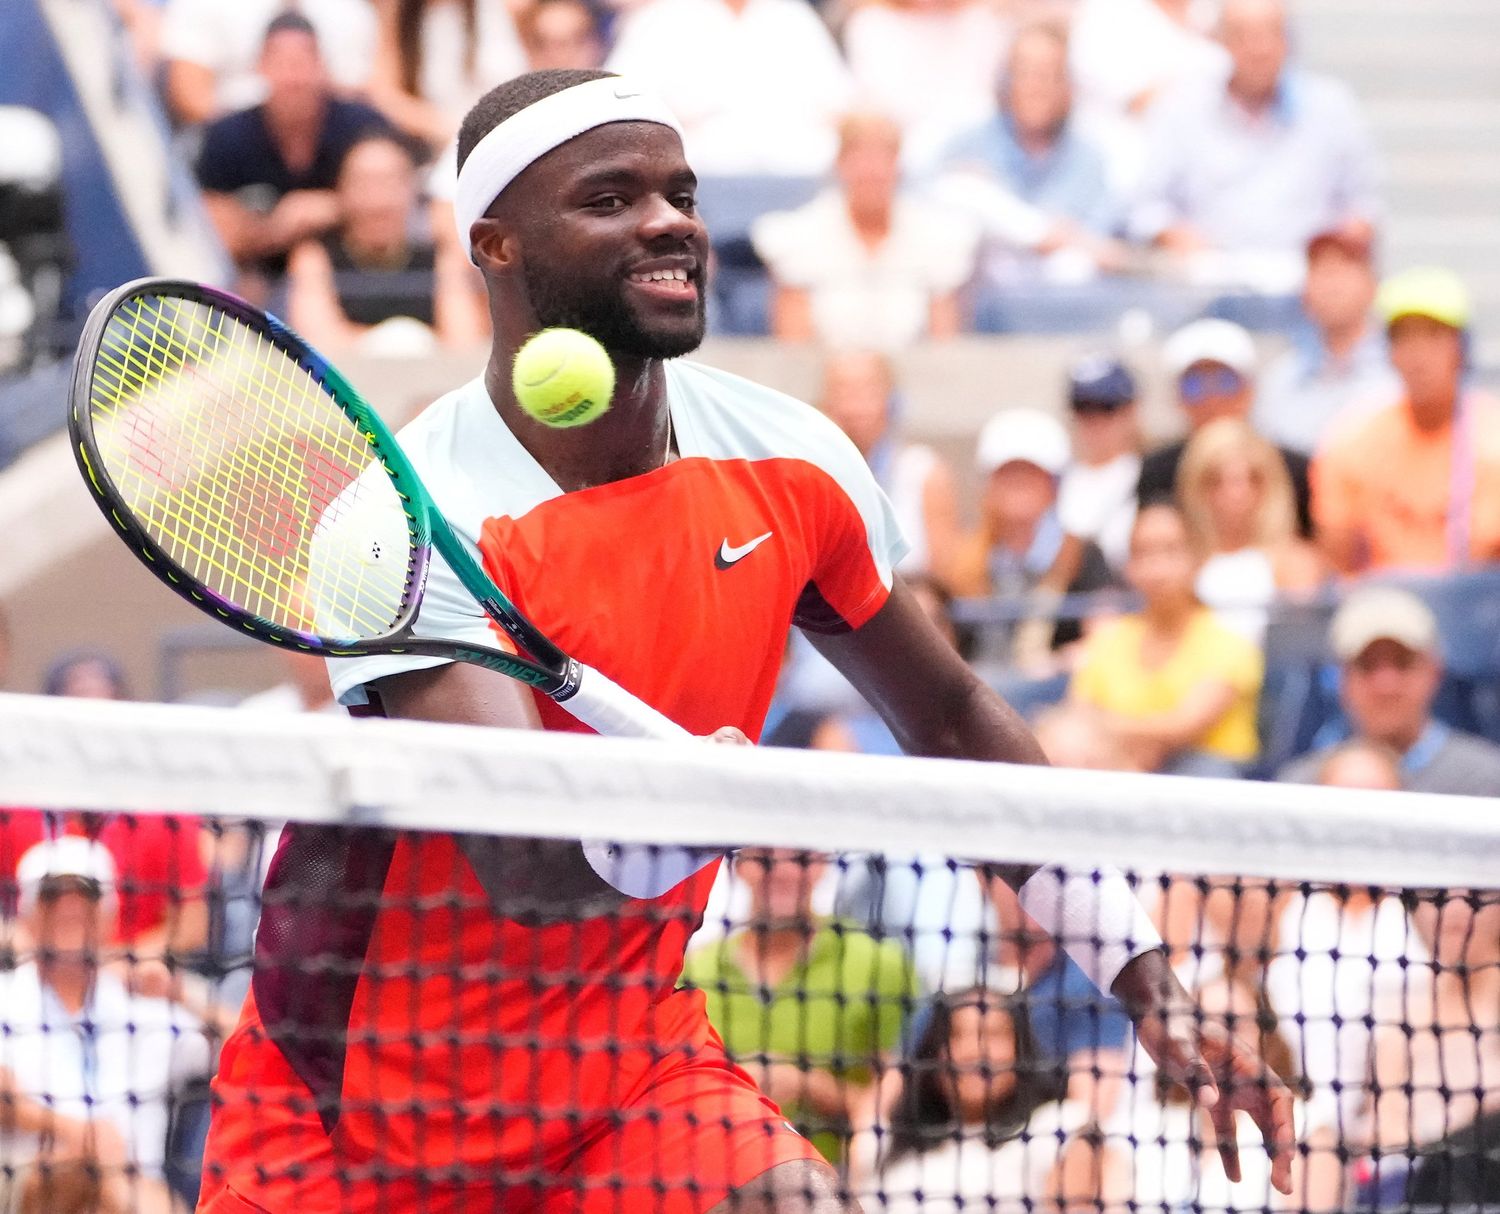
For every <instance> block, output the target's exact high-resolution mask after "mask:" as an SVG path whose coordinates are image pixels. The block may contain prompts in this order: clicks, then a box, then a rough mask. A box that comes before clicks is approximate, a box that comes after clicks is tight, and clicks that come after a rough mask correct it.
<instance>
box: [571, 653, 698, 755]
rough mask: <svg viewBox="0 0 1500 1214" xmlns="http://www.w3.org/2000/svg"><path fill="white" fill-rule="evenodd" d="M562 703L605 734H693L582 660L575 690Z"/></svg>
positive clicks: (660, 736) (668, 738)
mask: <svg viewBox="0 0 1500 1214" xmlns="http://www.w3.org/2000/svg"><path fill="white" fill-rule="evenodd" d="M561 703H562V706H563V707H564V708H566V709H567V710H568V711H569V712H570V713H572V714H573V715H574V716H575V717H577V718H578V719H579V720H580V721H582V722H583V723H584V724H585V725H587V726H588V727H589V728H590V729H592V730H593V731H594V732H595V733H602V734H604V735H605V736H607V737H611V738H658V739H661V740H663V741H673V740H677V739H680V738H689V737H692V734H690V733H688V731H687V730H685V729H684V728H683V727H682V726H681V725H679V724H677V722H675V721H672V720H669V719H668V718H666V717H664V716H663V715H662V714H661V713H659V712H657V711H656V709H654V708H652V707H651V706H650V705H649V704H647V703H645V701H643V700H641V699H640V698H639V697H637V696H633V695H631V694H630V692H628V691H626V690H625V689H624V688H623V687H621V686H620V685H619V684H618V683H616V682H615V681H614V680H613V679H611V678H609V677H608V676H607V675H602V674H600V673H599V672H598V671H597V670H595V669H594V668H593V667H592V666H584V665H582V664H581V663H580V675H579V680H578V690H577V691H575V692H574V693H573V694H572V695H570V696H569V697H568V698H567V699H566V700H563V701H561Z"/></svg>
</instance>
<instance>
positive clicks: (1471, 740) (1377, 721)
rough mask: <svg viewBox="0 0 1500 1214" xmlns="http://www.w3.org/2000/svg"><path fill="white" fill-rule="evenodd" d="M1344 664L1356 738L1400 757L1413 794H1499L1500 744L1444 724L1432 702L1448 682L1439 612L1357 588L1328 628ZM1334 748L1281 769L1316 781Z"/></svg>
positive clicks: (1343, 694) (1287, 775)
mask: <svg viewBox="0 0 1500 1214" xmlns="http://www.w3.org/2000/svg"><path fill="white" fill-rule="evenodd" d="M1329 647H1330V648H1331V649H1332V650H1333V653H1334V656H1335V657H1337V658H1338V660H1339V663H1340V673H1341V679H1340V686H1339V695H1340V700H1341V702H1342V704H1343V707H1344V712H1345V713H1346V714H1347V716H1348V719H1349V725H1350V727H1351V728H1352V730H1353V733H1354V736H1355V737H1356V738H1358V739H1361V740H1363V741H1366V742H1372V743H1377V744H1379V745H1381V746H1386V747H1389V748H1390V749H1392V750H1394V751H1395V752H1396V753H1397V754H1398V755H1400V756H1401V774H1402V779H1403V781H1404V783H1405V785H1406V787H1407V788H1409V789H1412V790H1413V791H1415V792H1439V793H1458V794H1467V795H1469V796H1475V797H1493V796H1497V795H1500V746H1496V745H1495V744H1494V743H1493V742H1489V741H1486V740H1485V739H1483V738H1479V737H1475V736H1474V735H1472V734H1466V733H1463V732H1461V731H1459V730H1456V729H1453V728H1452V727H1451V726H1448V725H1445V724H1443V723H1442V722H1441V721H1439V720H1437V718H1435V717H1434V716H1433V715H1432V704H1433V701H1434V700H1435V699H1436V698H1437V693H1438V689H1439V687H1440V686H1441V685H1442V681H1443V660H1442V654H1441V651H1440V643H1439V636H1438V622H1437V617H1436V616H1434V615H1433V614H1432V612H1431V611H1430V610H1429V609H1428V607H1427V605H1426V604H1425V603H1423V602H1422V600H1421V599H1419V598H1418V597H1417V596H1416V595H1415V594H1412V593H1411V592H1410V591H1408V590H1403V589H1400V588H1399V587H1395V586H1370V587H1366V588H1364V589H1360V590H1356V591H1354V592H1353V593H1352V594H1351V595H1350V596H1349V597H1348V598H1347V599H1346V600H1345V601H1344V603H1343V605H1342V606H1340V608H1339V610H1338V612H1337V614H1336V615H1335V616H1334V617H1333V625H1332V627H1331V628H1330V630H1329ZM1332 753H1333V748H1320V749H1318V750H1315V751H1313V752H1312V753H1311V754H1306V755H1303V756H1301V757H1300V758H1297V759H1293V760H1292V761H1291V762H1290V763H1288V764H1287V765H1286V766H1285V767H1283V768H1282V769H1281V771H1280V772H1279V773H1278V774H1277V779H1279V780H1282V781H1284V782H1287V783H1294V784H1311V783H1313V782H1315V781H1316V780H1317V777H1318V772H1319V771H1320V770H1321V769H1322V767H1323V765H1324V764H1325V763H1326V762H1327V760H1328V758H1329V756H1330V754H1332Z"/></svg>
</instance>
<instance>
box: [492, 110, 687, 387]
mask: <svg viewBox="0 0 1500 1214" xmlns="http://www.w3.org/2000/svg"><path fill="white" fill-rule="evenodd" d="M697 184H698V179H697V177H695V176H694V174H693V171H692V169H690V168H689V167H688V163H687V160H686V159H685V158H684V156H683V152H682V142H681V140H680V139H678V137H677V135H676V134H675V133H674V132H673V131H672V130H670V129H669V128H667V127H664V126H661V125H659V124H657V123H652V122H615V123H610V124H609V125H607V126H602V127H596V128H595V129H594V130H591V131H587V132H585V133H584V134H582V135H580V136H578V137H577V138H576V139H572V140H570V141H568V142H567V143H565V144H563V145H562V146H561V147H559V148H556V149H554V150H553V151H551V152H549V153H548V154H547V155H546V156H544V157H542V158H541V159H540V160H538V161H537V162H536V163H535V164H533V165H532V166H531V167H530V168H528V169H527V170H526V171H525V172H524V173H522V174H521V176H520V177H518V178H517V179H516V181H515V182H514V183H512V185H511V187H510V188H509V189H507V190H506V191H505V193H504V194H503V195H502V196H501V198H500V199H499V200H498V201H497V203H496V206H495V208H494V209H493V210H492V212H491V213H492V214H493V215H494V216H496V219H497V221H498V223H499V224H500V225H503V231H502V232H500V233H498V234H499V235H500V238H501V241H502V243H503V244H504V245H505V246H506V247H507V248H508V249H511V250H512V251H513V252H514V253H515V254H516V257H517V261H516V264H517V265H519V268H520V271H521V274H522V275H523V279H524V283H525V288H526V294H527V297H528V301H529V303H530V305H531V308H532V311H533V312H534V313H535V316H536V321H537V325H538V327H539V328H551V327H563V328H573V329H582V330H583V331H584V332H585V333H589V334H592V335H593V336H594V337H595V338H597V339H598V340H599V342H600V343H601V344H603V345H604V347H605V348H606V349H608V350H610V351H611V352H612V353H615V354H623V355H626V356H630V357H635V358H675V357H677V356H678V355H681V354H687V353H688V352H689V351H691V350H695V349H697V347H698V345H699V344H700V343H701V342H702V341H703V331H704V325H705V320H706V312H705V301H704V294H705V290H706V287H707V280H708V275H707V265H708V232H707V230H706V229H705V228H704V226H703V221H702V220H701V219H700V218H699V217H698V210H697V202H696V190H697ZM490 239H492V238H490V237H488V236H486V235H481V236H480V243H481V244H486V243H488V242H489V240H490ZM483 260H484V254H483V251H482V250H481V263H482V264H483Z"/></svg>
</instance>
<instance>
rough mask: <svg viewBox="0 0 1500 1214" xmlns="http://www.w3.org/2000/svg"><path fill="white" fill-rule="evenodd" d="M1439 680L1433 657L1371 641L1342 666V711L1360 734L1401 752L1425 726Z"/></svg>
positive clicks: (1397, 643) (1386, 641)
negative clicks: (1346, 711) (1343, 709)
mask: <svg viewBox="0 0 1500 1214" xmlns="http://www.w3.org/2000/svg"><path fill="white" fill-rule="evenodd" d="M1442 677H1443V672H1442V668H1441V667H1440V666H1439V665H1438V662H1437V660H1436V659H1435V658H1434V657H1433V655H1432V654H1429V653H1418V652H1417V651H1415V650H1412V649H1408V648H1407V647H1406V646H1405V645H1403V644H1401V642H1400V641H1394V640H1390V639H1387V638H1382V639H1381V640H1377V641H1372V642H1371V643H1370V644H1369V645H1366V646H1365V647H1364V649H1363V650H1361V651H1360V652H1359V653H1358V654H1356V655H1355V656H1354V658H1353V659H1352V660H1350V661H1348V662H1346V663H1344V679H1343V692H1344V707H1345V708H1346V709H1347V710H1348V712H1349V715H1350V717H1352V718H1353V720H1354V723H1355V725H1356V726H1358V728H1359V731H1360V733H1362V734H1364V735H1365V736H1366V737H1369V738H1375V739H1376V740H1378V741H1381V742H1386V743H1388V744H1389V745H1391V746H1394V747H1395V748H1396V749H1397V750H1401V751H1404V750H1406V748H1407V747H1409V746H1410V745H1411V744H1412V742H1413V741H1415V740H1416V738H1417V736H1418V735H1419V734H1420V733H1421V732H1422V729H1423V727H1424V726H1425V725H1426V724H1427V717H1428V712H1429V710H1430V709H1431V707H1432V700H1433V697H1434V696H1436V695H1437V690H1438V684H1439V682H1441V680H1442Z"/></svg>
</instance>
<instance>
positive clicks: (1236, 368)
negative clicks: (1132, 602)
mask: <svg viewBox="0 0 1500 1214" xmlns="http://www.w3.org/2000/svg"><path fill="white" fill-rule="evenodd" d="M1162 362H1163V363H1164V364H1165V366H1166V370H1167V373H1168V374H1169V375H1170V376H1171V377H1172V381H1173V382H1174V383H1175V384H1176V387H1177V400H1178V402H1179V403H1180V404H1181V405H1182V411H1183V413H1184V414H1185V415H1186V416H1187V423H1188V438H1184V439H1179V440H1178V441H1176V442H1172V443H1168V444H1167V445H1166V446H1164V447H1158V448H1157V449H1156V450H1155V451H1152V452H1150V453H1148V454H1147V456H1146V458H1145V460H1144V461H1143V463H1142V465H1141V479H1140V482H1139V483H1138V484H1137V486H1136V499H1137V501H1138V502H1139V503H1140V504H1141V505H1145V504H1146V503H1147V502H1149V501H1154V500H1156V499H1158V498H1166V497H1171V496H1172V495H1173V494H1175V493H1176V491H1177V474H1178V469H1179V467H1180V465H1181V463H1182V455H1183V452H1184V451H1186V450H1187V444H1188V441H1189V439H1191V437H1192V435H1193V434H1195V433H1196V432H1197V431H1199V430H1201V429H1202V428H1203V427H1204V426H1206V425H1208V424H1209V422H1213V421H1218V420H1219V419H1220V418H1224V417H1232V418H1238V419H1240V420H1246V419H1248V418H1249V416H1250V408H1251V404H1252V403H1253V401H1254V399H1255V371H1256V354H1255V342H1254V340H1252V338H1251V337H1250V334H1249V333H1247V332H1246V331H1245V330H1244V329H1242V328H1241V327H1240V326H1239V325H1237V324H1234V323H1233V322H1232V321H1227V320H1216V319H1213V318H1209V319H1206V320H1195V321H1193V322H1192V323H1191V324H1189V325H1185V326H1184V327H1183V328H1181V329H1178V330H1177V332H1176V333H1173V334H1172V336H1171V337H1169V338H1168V339H1167V343H1166V345H1165V346H1164V347H1163V349H1162ZM1277 450H1278V451H1279V452H1280V454H1281V458H1282V460H1283V461H1284V462H1285V463H1286V471H1287V476H1288V477H1290V478H1291V482H1292V490H1293V492H1294V493H1295V495H1296V500H1297V528H1298V531H1299V532H1300V533H1301V534H1303V535H1310V534H1311V533H1312V517H1311V508H1310V504H1309V493H1308V486H1307V457H1306V456H1304V455H1299V454H1298V453H1297V452H1295V451H1291V450H1288V449H1287V448H1285V447H1278V448H1277Z"/></svg>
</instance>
